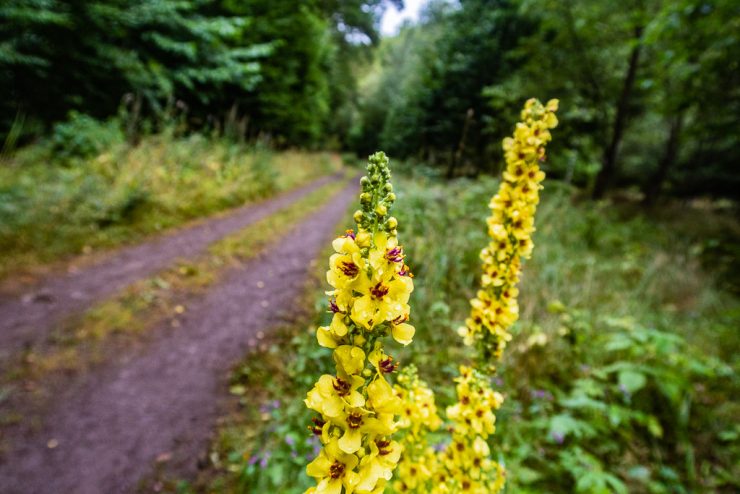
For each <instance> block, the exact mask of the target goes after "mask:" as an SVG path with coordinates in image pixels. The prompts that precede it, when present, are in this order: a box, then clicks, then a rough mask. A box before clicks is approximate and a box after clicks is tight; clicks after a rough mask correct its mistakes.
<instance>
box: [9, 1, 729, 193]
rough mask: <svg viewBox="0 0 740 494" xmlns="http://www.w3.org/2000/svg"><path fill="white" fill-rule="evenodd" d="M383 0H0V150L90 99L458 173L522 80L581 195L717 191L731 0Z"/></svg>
mask: <svg viewBox="0 0 740 494" xmlns="http://www.w3.org/2000/svg"><path fill="white" fill-rule="evenodd" d="M391 4H395V5H396V6H401V5H402V2H400V1H397V2H389V1H385V0H372V1H360V0H353V1H308V2H300V3H299V4H296V3H295V2H292V1H287V0H275V1H269V2H267V1H261V0H243V1H233V0H222V1H204V0H198V1H188V2H182V1H176V0H158V1H155V2H152V1H142V0H136V1H120V0H96V1H76V0H67V1H62V0H10V1H8V2H4V3H3V6H2V7H0V88H2V92H3V94H4V95H5V97H4V98H3V101H2V103H0V104H2V113H1V117H0V118H1V121H0V130H1V131H2V134H3V135H5V136H6V137H5V139H4V143H5V144H4V153H5V154H6V155H7V154H8V153H9V152H11V151H12V150H13V149H14V148H16V147H18V146H22V145H23V144H26V143H29V142H31V141H33V140H34V139H38V138H40V137H44V136H47V135H49V131H50V130H52V129H55V130H53V134H52V135H53V136H54V135H56V137H57V141H59V142H61V141H64V142H65V143H64V144H58V146H72V144H69V143H68V141H69V140H70V139H66V138H65V137H64V136H66V135H67V134H65V132H66V133H72V134H75V135H78V139H72V140H81V141H84V139H83V137H82V136H81V134H84V132H83V128H84V127H85V125H88V126H89V125H90V124H91V122H90V120H89V119H88V116H89V117H92V118H94V119H97V120H101V121H108V120H110V119H116V126H117V127H119V128H121V129H122V130H123V132H124V133H125V136H126V138H127V139H128V140H129V141H130V142H136V141H137V140H138V139H139V138H140V136H141V134H144V133H147V132H152V131H156V130H158V129H159V128H160V127H162V126H163V125H165V123H172V122H173V121H174V122H177V123H178V125H179V128H180V129H181V131H183V132H215V133H216V134H223V135H230V136H232V137H235V138H238V139H246V140H247V141H255V140H261V141H266V142H269V143H270V145H272V146H275V147H278V148H284V147H295V146H298V147H308V148H335V149H341V150H343V151H348V152H354V153H357V154H359V155H367V154H368V153H370V152H371V151H373V150H375V149H379V148H382V149H385V150H386V151H387V152H389V153H391V155H392V156H395V157H398V158H403V159H411V160H415V161H417V162H423V163H426V164H429V165H432V166H435V167H437V168H438V169H439V170H440V172H441V173H444V174H445V175H447V176H449V177H454V176H461V175H466V176H467V175H476V174H479V173H492V172H497V171H498V169H497V166H496V165H495V163H498V162H499V161H498V159H497V158H500V156H499V154H498V138H497V137H496V136H500V135H503V134H504V133H505V132H504V131H505V127H506V125H507V122H510V121H511V120H512V116H514V115H515V114H516V112H517V109H518V107H519V105H520V102H521V101H522V100H524V99H526V98H527V97H528V96H529V95H532V94H536V95H538V96H540V97H542V98H547V97H554V96H557V97H559V99H560V100H561V101H562V103H563V104H562V108H563V109H564V113H563V115H562V118H561V120H562V122H563V124H562V128H561V129H560V132H561V133H562V137H561V139H560V140H559V142H558V143H556V145H555V149H554V150H553V152H552V154H551V156H552V159H551V165H550V170H549V171H550V173H551V174H554V175H555V176H557V177H560V178H564V179H566V180H569V181H571V182H573V183H575V184H578V185H581V186H584V187H589V188H590V190H591V191H592V193H593V195H594V196H595V197H601V196H603V194H604V193H605V192H606V191H607V190H608V189H610V188H612V187H622V186H634V187H637V188H639V189H641V190H642V192H644V194H645V200H646V201H647V202H651V201H653V200H654V199H655V198H656V196H657V195H658V194H659V193H661V192H662V191H666V192H669V193H671V194H674V195H703V194H710V195H717V196H732V197H736V195H737V190H738V185H740V184H738V178H737V174H736V173H733V172H734V167H735V166H736V164H737V163H738V160H739V158H740V156H738V146H737V135H738V133H739V132H740V128H739V126H740V123H739V121H740V119H738V118H737V117H736V115H738V113H739V112H740V94H739V93H740V81H738V78H739V77H740V76H739V75H738V74H740V70H738V59H737V56H736V54H737V53H738V51H740V47H739V46H738V45H739V44H740V40H738V35H737V33H738V31H739V30H740V15H739V13H738V9H739V8H740V7H738V5H737V3H736V2H733V1H732V0H712V1H700V0H680V1H650V2H645V1H642V0H629V1H625V2H619V3H618V4H614V3H613V2H608V1H601V0H598V1H593V0H588V1H585V0H569V1H567V2H561V1H555V0H544V1H530V0H466V1H461V2H459V4H457V3H455V2H447V1H443V0H433V1H431V2H429V3H427V4H426V5H425V7H424V10H423V12H422V14H421V19H420V22H419V23H417V24H415V25H407V26H405V27H403V28H402V29H401V32H400V33H399V35H398V36H394V37H391V38H384V39H382V40H381V39H380V36H379V32H378V29H379V19H380V16H381V14H382V12H383V10H384V9H387V8H390V6H391ZM70 125H71V127H70ZM77 145H78V146H77V147H81V148H83V151H84V148H85V143H84V142H77ZM78 151H80V150H78ZM73 152H77V151H73ZM80 152H81V151H80Z"/></svg>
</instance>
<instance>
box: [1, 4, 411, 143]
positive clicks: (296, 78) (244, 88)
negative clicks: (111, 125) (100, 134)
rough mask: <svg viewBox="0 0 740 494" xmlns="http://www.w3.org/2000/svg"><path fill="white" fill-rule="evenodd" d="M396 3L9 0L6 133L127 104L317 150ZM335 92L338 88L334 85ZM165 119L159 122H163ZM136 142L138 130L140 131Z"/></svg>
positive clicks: (5, 11)
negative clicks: (18, 125)
mask: <svg viewBox="0 0 740 494" xmlns="http://www.w3.org/2000/svg"><path fill="white" fill-rule="evenodd" d="M386 3H398V2H395V1H390V0H365V1H361V0H356V1H351V2H338V1H331V2H324V1H318V0H312V1H309V2H295V1H288V0H276V1H272V0H271V1H265V0H248V1H242V2H235V1H230V0H224V1H218V2H212V1H206V0H189V1H181V0H157V1H149V0H134V1H122V0H95V1H87V0H84V1H83V0H10V1H8V2H3V4H2V5H1V6H0V89H1V90H2V91H3V94H4V96H5V97H4V99H3V101H1V102H0V110H2V115H3V116H2V117H0V131H2V132H3V133H4V132H5V131H8V130H9V129H11V127H12V125H13V123H14V121H17V119H15V120H14V118H15V115H17V114H20V115H23V116H24V117H28V121H29V123H28V124H27V128H26V129H25V131H24V132H25V136H24V137H26V138H28V137H34V134H35V133H36V132H38V129H37V128H36V125H31V124H32V123H36V122H40V123H41V124H50V123H54V122H56V121H59V120H61V119H63V118H64V117H65V116H66V115H67V113H68V112H69V111H70V110H77V111H80V112H84V113H87V114H91V115H93V116H95V117H97V118H108V117H110V116H111V115H114V114H115V113H116V112H117V110H118V108H119V106H120V105H121V102H122V101H123V103H124V104H125V105H126V106H127V108H128V110H130V113H131V114H132V115H131V117H132V118H133V119H134V120H137V119H139V118H141V117H157V116H159V115H161V114H162V113H166V112H167V111H168V110H169V109H170V108H171V107H172V105H173V104H176V106H177V108H178V110H179V111H180V112H181V113H183V114H185V115H186V116H187V121H188V123H189V124H190V125H191V126H194V127H196V128H198V129H200V128H203V127H210V128H214V129H217V130H220V129H221V127H222V126H223V125H225V124H226V122H223V121H222V120H223V119H224V118H225V117H226V116H227V115H228V114H229V112H234V113H236V114H238V119H237V120H239V121H240V122H241V124H240V125H241V127H242V129H241V135H240V136H239V137H245V134H247V135H248V136H249V137H257V136H259V135H269V136H272V137H275V138H276V139H277V140H278V142H279V143H287V144H293V145H296V144H300V145H315V144H317V143H319V142H321V141H322V140H323V138H324V137H325V134H326V132H327V130H330V131H332V132H335V133H341V132H343V131H342V129H341V127H338V126H336V125H333V124H332V122H331V121H330V118H329V115H330V111H331V109H337V108H340V107H341V108H344V110H345V111H346V110H347V108H350V107H351V101H352V100H353V99H354V98H355V97H356V95H355V92H354V91H355V90H354V75H353V67H354V59H355V58H357V57H358V56H361V55H362V54H363V53H366V52H367V48H368V46H369V45H371V44H372V43H375V42H376V41H377V39H378V33H377V25H378V23H377V20H378V15H379V13H380V12H381V11H382V9H383V8H384V5H385V4H386ZM330 88H331V89H330ZM155 119H156V118H155ZM129 137H131V136H129Z"/></svg>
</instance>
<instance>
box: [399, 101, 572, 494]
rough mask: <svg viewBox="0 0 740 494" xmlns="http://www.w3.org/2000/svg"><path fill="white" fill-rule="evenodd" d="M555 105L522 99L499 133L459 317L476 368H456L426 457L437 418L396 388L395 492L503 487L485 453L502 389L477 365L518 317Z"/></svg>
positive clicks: (495, 355) (500, 472) (488, 360)
mask: <svg viewBox="0 0 740 494" xmlns="http://www.w3.org/2000/svg"><path fill="white" fill-rule="evenodd" d="M556 110H557V100H552V101H550V102H549V103H548V104H547V105H546V106H543V105H542V104H541V103H540V102H539V101H537V100H534V99H531V100H529V101H527V102H526V104H525V106H524V110H523V111H522V120H523V121H522V122H520V123H518V124H517V125H516V129H515V131H514V136H513V137H510V138H506V139H504V142H503V148H504V156H505V159H506V170H505V171H504V173H503V180H502V182H501V185H500V187H499V190H498V193H497V194H496V195H494V196H493V198H492V199H491V201H490V203H489V207H490V209H491V216H490V217H489V218H488V219H487V227H488V235H489V237H490V240H489V243H488V245H487V246H486V247H485V248H483V249H482V251H481V253H480V258H481V261H482V268H483V269H482V274H481V281H480V290H479V291H478V293H477V294H476V296H475V298H473V299H472V300H471V301H470V306H471V308H470V315H469V317H468V318H467V319H466V320H465V325H464V326H462V327H461V328H459V329H458V334H459V335H460V336H461V337H462V338H463V342H464V343H465V344H466V345H476V347H477V350H478V352H477V354H478V355H477V357H478V362H479V363H480V364H481V365H479V366H478V367H479V368H480V369H476V368H473V367H469V366H461V367H460V368H459V377H458V378H456V380H455V381H456V392H457V402H456V403H455V404H454V405H452V406H450V407H448V408H447V410H446V412H447V419H448V420H449V421H450V422H451V424H450V425H451V426H450V430H451V441H450V443H449V445H448V446H447V447H445V448H440V449H439V450H438V451H434V450H433V449H432V450H431V458H427V452H426V448H427V446H426V443H425V434H426V432H427V431H428V430H431V427H436V426H438V425H437V424H425V423H424V421H423V420H420V419H419V417H418V415H417V413H418V412H417V411H416V410H414V409H413V407H412V406H411V405H409V403H413V402H416V401H418V400H419V398H418V397H413V398H412V392H411V391H410V390H409V389H408V387H407V388H406V389H404V388H403V387H402V388H400V389H399V395H400V396H401V397H403V398H405V399H404V403H405V406H406V410H405V411H406V414H407V415H406V416H404V415H402V418H401V424H403V425H405V426H406V427H409V429H410V432H409V433H407V436H406V441H405V443H404V446H405V448H406V449H407V450H408V453H407V452H404V455H403V458H402V461H401V466H400V468H399V469H400V471H401V472H403V477H401V478H400V479H399V480H398V481H397V482H395V483H394V489H395V490H396V492H416V493H427V492H431V493H432V494H447V493H458V492H465V493H480V494H492V493H498V492H500V491H501V489H503V486H504V482H505V480H506V476H505V471H504V468H503V466H502V465H500V464H499V463H498V462H496V461H493V460H492V459H491V458H490V456H491V452H490V448H489V446H488V442H487V439H488V437H489V436H490V435H491V434H493V433H494V432H495V423H496V416H495V414H494V412H495V410H497V409H498V408H499V407H500V406H501V403H502V402H503V396H501V394H500V393H497V392H495V391H493V389H492V388H491V386H490V377H489V376H487V375H486V374H485V373H484V372H485V371H488V372H491V373H492V372H495V367H494V365H493V363H495V361H496V360H498V359H499V358H500V357H501V354H502V352H503V350H504V347H505V346H506V344H507V342H508V341H510V340H511V334H510V333H509V329H510V328H511V326H512V325H513V324H514V323H515V322H516V320H517V319H518V317H519V306H518V303H517V296H518V294H519V292H518V289H517V284H518V283H519V278H520V271H521V259H522V258H525V259H526V258H528V257H529V256H530V255H531V253H532V249H533V247H534V244H533V243H532V239H531V236H532V234H533V233H534V231H535V226H534V217H535V213H536V210H537V204H538V203H539V190H540V189H541V188H542V186H541V185H540V183H541V182H542V180H543V179H544V178H545V174H544V173H543V172H542V171H541V170H540V168H539V163H540V162H542V161H544V159H545V146H546V144H547V143H548V142H549V141H550V139H551V135H550V132H549V130H550V129H551V128H553V127H555V126H556V125H557V118H556V117H555V115H554V112H555V111H556ZM397 388H398V386H397ZM414 393H418V391H415V392H414ZM430 393H431V392H430ZM421 394H423V393H421ZM409 398H412V399H409ZM432 399H433V395H432ZM416 422H418V423H419V425H416ZM428 428H429V429H428Z"/></svg>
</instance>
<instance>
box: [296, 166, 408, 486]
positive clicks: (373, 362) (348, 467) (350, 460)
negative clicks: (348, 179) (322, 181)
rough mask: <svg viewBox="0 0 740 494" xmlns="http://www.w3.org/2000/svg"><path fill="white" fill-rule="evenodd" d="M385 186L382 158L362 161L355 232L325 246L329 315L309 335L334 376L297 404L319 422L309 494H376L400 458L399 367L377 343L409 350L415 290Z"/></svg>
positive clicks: (391, 198)
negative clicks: (324, 352)
mask: <svg viewBox="0 0 740 494" xmlns="http://www.w3.org/2000/svg"><path fill="white" fill-rule="evenodd" d="M390 178H391V174H390V170H389V168H388V158H387V157H386V155H385V154H384V153H382V152H378V153H375V154H373V155H372V156H370V159H369V163H368V166H367V176H365V177H363V178H362V179H361V181H360V184H361V186H362V193H361V194H360V204H361V208H360V209H359V210H357V211H356V212H355V214H354V220H355V222H356V224H357V232H354V231H352V230H348V231H347V232H346V233H345V235H343V236H341V237H339V238H337V239H335V240H334V242H333V244H332V246H333V248H334V251H335V253H334V254H333V255H332V256H331V258H330V260H329V270H328V271H327V281H328V282H329V284H330V285H331V286H332V288H333V290H331V291H329V292H327V294H328V295H329V296H330V300H329V309H330V311H331V312H332V313H333V317H332V321H331V323H330V324H329V325H328V326H324V327H319V328H318V329H317V331H316V337H317V340H318V343H319V344H320V345H321V346H323V347H326V348H331V349H333V357H334V362H335V364H336V372H335V374H333V375H330V374H325V375H323V376H321V377H320V378H319V380H318V381H317V382H316V384H315V385H314V387H313V388H312V389H311V390H310V391H309V392H308V394H307V397H306V399H305V404H306V406H307V407H308V408H309V409H311V410H314V411H315V412H317V414H318V416H317V417H315V418H314V419H313V425H311V426H310V427H309V428H310V430H311V431H312V432H313V433H314V434H315V435H316V436H317V437H318V438H319V439H320V441H321V444H322V448H321V451H320V453H319V454H318V456H317V457H316V458H315V459H314V460H313V461H312V462H311V463H310V464H309V465H308V466H307V468H306V472H307V473H308V475H309V476H311V477H314V478H315V479H316V483H317V484H316V486H315V487H311V488H309V489H308V490H307V491H306V492H308V493H315V494H339V493H341V492H345V493H347V494H350V493H357V494H365V493H379V492H383V490H384V488H385V486H386V483H387V482H388V480H390V478H391V477H392V474H393V470H394V469H395V468H396V465H397V463H398V461H399V458H400V456H401V445H400V444H399V443H398V442H397V441H395V440H394V439H393V437H392V435H393V433H394V432H396V430H397V429H398V417H399V416H400V415H401V414H402V410H403V408H402V407H403V402H402V401H401V399H400V398H399V397H398V396H397V395H396V393H395V392H394V390H393V386H392V384H391V383H390V382H389V378H388V377H389V375H390V374H392V373H393V372H394V371H395V370H396V369H397V363H395V362H394V359H393V357H391V356H390V355H388V354H387V353H386V352H385V347H384V345H383V343H384V341H385V340H387V339H388V338H389V337H392V338H393V339H395V340H396V341H398V342H399V343H401V344H403V345H408V344H409V343H411V340H412V338H413V336H414V327H413V326H411V325H410V324H408V322H407V321H408V320H409V316H410V307H409V305H408V300H409V296H410V295H411V292H412V290H413V288H414V285H413V281H412V274H411V271H410V269H409V267H408V266H407V265H406V263H405V255H404V252H403V247H402V246H401V245H399V244H398V240H397V237H396V235H397V230H396V228H397V226H398V221H397V220H396V219H395V218H394V217H392V216H390V210H391V207H392V205H393V203H394V201H395V199H396V197H395V194H394V193H393V186H392V185H391V183H390Z"/></svg>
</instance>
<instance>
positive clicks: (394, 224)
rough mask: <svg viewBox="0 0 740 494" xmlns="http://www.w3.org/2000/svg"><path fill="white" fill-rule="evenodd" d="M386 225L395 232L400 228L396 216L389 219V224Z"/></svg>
mask: <svg viewBox="0 0 740 494" xmlns="http://www.w3.org/2000/svg"><path fill="white" fill-rule="evenodd" d="M386 224H387V225H388V228H389V229H390V230H395V229H396V227H397V226H398V220H397V219H396V217H395V216H391V217H390V218H388V222H387V223H386Z"/></svg>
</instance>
